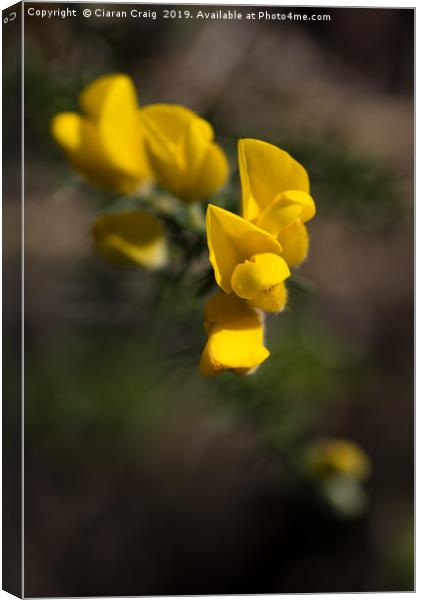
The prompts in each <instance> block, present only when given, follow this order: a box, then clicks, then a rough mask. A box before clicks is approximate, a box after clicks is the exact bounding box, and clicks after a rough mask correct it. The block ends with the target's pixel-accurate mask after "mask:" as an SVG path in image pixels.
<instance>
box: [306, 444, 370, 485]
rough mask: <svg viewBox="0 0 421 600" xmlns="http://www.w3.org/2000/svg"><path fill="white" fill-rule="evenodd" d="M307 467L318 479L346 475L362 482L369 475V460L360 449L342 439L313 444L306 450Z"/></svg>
mask: <svg viewBox="0 0 421 600" xmlns="http://www.w3.org/2000/svg"><path fill="white" fill-rule="evenodd" d="M308 465H309V467H310V469H311V471H312V472H313V473H314V474H315V475H317V476H318V477H326V476H330V475H339V474H340V475H347V476H350V477H354V478H355V479H359V480H361V481H362V480H364V479H367V477H368V476H369V474H370V471H371V465H370V459H369V458H368V456H367V454H366V453H365V452H364V450H363V449H362V448H360V447H359V446H357V444H355V443H354V442H350V441H348V440H344V439H336V438H328V439H323V440H320V441H317V442H314V443H313V444H312V445H311V446H310V448H309V450H308Z"/></svg>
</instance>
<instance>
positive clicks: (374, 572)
mask: <svg viewBox="0 0 421 600" xmlns="http://www.w3.org/2000/svg"><path fill="white" fill-rule="evenodd" d="M28 6H29V5H28V4H26V5H25V7H26V8H27V7H28ZM65 6H67V5H64V4H60V5H57V7H59V8H64V7H65ZM69 6H71V5H70V4H69ZM73 6H78V7H79V8H81V5H73ZM87 6H89V5H88V4H87ZM98 6H100V5H95V7H98ZM54 7H55V5H53V4H48V6H46V8H49V9H51V8H54ZM36 8H43V5H42V4H37V5H36ZM92 8H94V7H92ZM104 8H108V9H110V8H115V9H119V10H124V9H126V10H128V11H130V9H131V8H133V6H127V7H125V6H124V5H120V4H119V5H118V6H115V7H111V6H110V5H107V6H106V7H105V6H104ZM146 8H148V9H151V10H158V11H159V12H160V13H162V6H161V7H150V6H148V7H146ZM171 8H174V7H171ZM200 8H202V9H203V7H200ZM189 9H190V10H191V11H196V10H197V9H196V8H195V7H189ZM237 10H243V11H244V10H245V8H244V7H243V8H242V9H239V8H238V7H237ZM268 10H269V11H275V12H279V11H282V12H284V11H287V9H284V8H283V9H280V8H277V9H268ZM309 11H310V12H311V13H328V14H330V15H331V20H330V21H329V22H321V21H317V22H291V21H283V22H281V21H248V22H246V21H228V22H223V21H201V20H195V19H193V20H191V21H190V20H189V21H185V20H178V19H176V20H166V19H162V18H160V17H158V18H157V19H156V20H144V19H130V18H126V19H102V18H94V17H91V18H90V19H85V18H83V17H82V16H80V17H77V18H72V19H59V18H57V19H53V20H41V19H37V18H36V17H31V18H30V17H26V18H25V168H26V171H25V176H26V180H25V191H26V193H25V294H26V298H25V344H26V355H25V376H26V384H25V391H26V398H25V459H26V466H25V568H26V580H25V595H27V596H60V595H65V596H77V595H97V596H99V595H149V594H214V593H226V594H227V593H282V592H361V591H405V590H412V589H413V450H414V446H413V442H414V440H413V11H412V10H394V9H389V10H387V9H386V10H382V9H375V10H370V9H349V8H344V9H327V8H325V9H307V11H306V12H309ZM79 12H81V11H80V10H79ZM295 12H297V13H299V12H301V13H303V12H305V11H304V9H295ZM110 72H124V73H127V74H129V75H130V76H131V77H132V78H133V80H134V81H135V84H136V86H137V90H138V94H139V101H140V103H141V104H142V105H146V104H149V103H152V102H176V103H181V104H185V105H186V106H188V107H190V108H191V109H193V110H195V111H197V112H198V113H200V114H201V115H202V116H204V117H205V118H207V119H208V120H210V121H211V123H212V124H213V126H214V128H215V130H216V132H217V136H218V141H219V143H221V144H222V145H223V147H224V149H226V151H227V152H228V154H229V156H230V162H231V167H232V183H231V188H230V192H229V194H230V195H229V202H231V205H232V206H233V208H234V209H235V210H238V208H239V200H240V189H239V181H238V172H237V168H236V156H235V145H236V140H237V139H238V138H239V137H256V138H259V139H264V140H266V141H269V142H272V143H274V144H276V145H279V146H280V147H282V148H283V149H285V150H287V151H288V152H290V153H291V154H292V155H293V156H294V157H295V158H297V159H298V160H299V161H300V162H301V163H303V164H304V165H305V167H306V168H307V170H308V172H309V174H310V178H311V183H312V195H313V196H314V198H315V200H316V203H317V207H318V214H317V216H316V218H315V219H314V220H313V221H312V222H311V223H310V224H309V230H310V235H311V247H310V254H309V257H308V260H307V262H306V263H305V264H304V265H303V266H302V267H301V269H300V271H299V278H298V279H297V282H296V283H295V285H293V286H292V287H291V290H290V302H289V308H288V310H287V311H285V312H284V313H283V314H282V315H280V316H279V317H270V318H269V319H268V329H267V346H268V347H269V349H270V350H271V357H270V359H269V360H268V361H266V362H265V363H264V364H263V365H262V366H261V368H260V369H259V371H258V372H257V374H256V375H254V376H253V377H248V378H241V377H238V376H235V375H232V374H229V373H227V374H224V375H222V376H220V377H218V378H214V379H212V380H206V379H203V378H202V377H201V376H200V374H199V373H198V370H197V363H198V360H199V356H200V352H201V349H202V347H203V344H204V342H205V334H204V331H203V323H202V320H203V305H204V301H205V297H204V296H203V294H198V293H197V289H196V287H195V286H193V284H192V283H191V281H190V280H189V278H188V277H187V278H184V279H182V280H180V281H176V280H175V279H174V280H172V279H171V278H168V277H165V276H164V275H162V274H161V275H157V274H153V273H149V272H147V271H143V270H141V269H137V268H133V269H123V270H119V269H116V268H113V267H110V266H109V265H107V264H105V263H103V262H101V260H100V259H99V258H98V257H97V256H96V254H95V252H94V248H93V244H92V240H91V237H90V228H91V225H92V222H93V219H94V218H95V216H96V214H97V210H98V200H97V196H98V192H97V191H94V190H93V189H92V188H90V187H89V186H88V185H86V184H84V183H83V182H81V181H80V180H79V179H78V177H77V176H76V175H75V174H74V173H73V172H72V171H71V169H70V167H69V166H68V165H67V163H66V161H65V159H64V157H63V155H62V154H61V152H60V151H59V150H58V149H57V148H56V147H55V146H54V144H53V142H52V140H51V139H50V136H49V119H50V118H51V116H52V115H53V114H54V113H56V112H58V111H61V110H75V109H77V96H78V93H79V92H80V90H81V89H82V88H83V86H84V85H86V84H87V83H88V82H90V81H91V80H92V79H93V78H95V77H97V76H99V75H102V74H105V73H110ZM5 77H6V83H5V85H8V86H14V87H15V88H16V90H18V89H19V77H20V74H19V69H18V62H16V65H14V64H13V61H11V63H10V64H9V65H8V68H7V71H6V73H5ZM5 110H7V111H8V113H7V115H6V116H7V118H9V119H11V121H10V122H13V120H16V122H18V119H19V113H18V112H17V106H6V108H5ZM8 147H9V148H10V155H11V156H12V155H13V153H14V152H17V148H16V147H14V142H13V139H10V143H9V146H8ZM16 165H18V157H16ZM16 168H17V166H16ZM222 195H223V194H222ZM18 201H19V198H18V195H16V197H14V198H8V202H9V204H8V206H9V208H10V210H9V211H8V213H7V215H6V217H7V219H10V226H13V220H14V219H15V218H17V215H18V213H17V212H16V214H15V212H14V203H15V204H17V203H18ZM15 250H16V252H18V248H17V247H16V249H15ZM12 265H13V263H12V262H11V263H10V266H11V268H12ZM6 276H7V265H6ZM6 293H7V289H6ZM16 308H17V310H16V320H18V318H19V311H18V307H16ZM17 368H18V366H17ZM321 436H323V437H324V436H334V437H340V438H347V439H351V440H353V441H354V442H356V443H357V444H359V445H360V446H361V447H362V448H363V449H364V450H365V451H366V453H367V455H368V456H369V459H370V462H371V469H372V473H371V477H370V479H369V480H368V481H367V482H366V483H365V484H363V487H364V490H363V492H362V493H364V495H365V496H364V498H365V501H364V509H363V510H361V511H359V512H358V514H348V512H349V511H348V512H347V510H343V504H341V503H339V508H338V505H335V503H334V502H329V501H326V498H325V499H324V501H322V500H321V497H320V494H319V493H318V490H317V484H315V483H314V482H313V484H311V485H310V484H309V482H308V481H306V480H305V477H302V476H300V474H299V473H300V468H299V467H298V468H297V465H299V464H302V461H303V460H304V459H303V457H304V456H305V449H306V448H308V446H309V444H310V445H311V444H312V443H313V441H314V440H317V439H319V438H320V437H321ZM345 506H346V503H345ZM350 513H352V511H350Z"/></svg>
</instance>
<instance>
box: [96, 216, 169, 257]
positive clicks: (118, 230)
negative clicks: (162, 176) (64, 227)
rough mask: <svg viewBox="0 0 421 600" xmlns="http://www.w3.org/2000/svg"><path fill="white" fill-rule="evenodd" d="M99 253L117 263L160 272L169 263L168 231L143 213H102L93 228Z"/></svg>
mask: <svg viewBox="0 0 421 600" xmlns="http://www.w3.org/2000/svg"><path fill="white" fill-rule="evenodd" d="M92 233H93V236H94V241H95V246H96V249H97V251H98V252H99V254H101V256H102V257H103V258H105V259H106V260H108V261H110V262H112V263H114V264H133V263H134V264H138V265H142V266H143V267H147V268H148V269H159V268H161V267H164V266H165V265H166V264H167V263H168V249H167V241H166V237H165V228H164V226H163V224H162V223H161V221H158V219H157V218H156V217H154V216H153V215H151V214H149V213H146V212H143V211H130V212H121V213H108V214H103V215H101V216H100V217H98V218H97V220H96V221H95V224H94V226H93V229H92Z"/></svg>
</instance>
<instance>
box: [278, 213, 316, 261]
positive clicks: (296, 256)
mask: <svg viewBox="0 0 421 600" xmlns="http://www.w3.org/2000/svg"><path fill="white" fill-rule="evenodd" d="M277 238H278V240H279V242H280V244H281V245H282V250H283V253H282V256H283V257H284V259H285V260H286V262H287V263H288V265H289V266H290V267H291V268H294V267H298V265H300V264H301V263H302V262H303V260H304V259H305V258H306V256H307V253H308V247H309V238H308V232H307V229H306V226H305V225H304V223H303V222H302V221H301V220H300V219H298V220H297V221H296V222H295V223H293V224H292V225H289V226H288V227H284V228H282V229H280V230H279V231H278V235H277Z"/></svg>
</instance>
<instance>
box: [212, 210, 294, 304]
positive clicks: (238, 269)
mask: <svg viewBox="0 0 421 600" xmlns="http://www.w3.org/2000/svg"><path fill="white" fill-rule="evenodd" d="M206 230H207V238H208V246H209V260H210V262H211V264H212V266H213V269H214V272H215V279H216V282H217V284H218V285H219V287H221V288H222V289H223V290H224V292H226V293H227V294H230V293H232V292H234V293H235V294H236V295H237V296H238V297H239V298H242V299H244V300H247V301H248V303H249V304H250V305H251V306H253V307H254V308H259V309H262V310H264V311H267V312H279V311H281V310H282V309H283V308H284V306H285V303H286V300H287V292H286V288H285V284H284V281H285V279H287V278H288V277H289V276H290V271H289V268H288V265H287V263H286V262H285V260H284V259H283V258H282V256H281V254H282V248H281V246H280V245H279V242H277V240H276V239H275V238H274V237H273V236H272V235H271V234H269V233H268V232H267V231H264V230H263V229H260V228H259V227H257V226H256V225H254V224H253V223H250V222H249V221H246V220H245V219H242V218H241V217H239V216H238V215H235V214H233V213H231V212H229V211H227V210H224V209H223V208H220V207H218V206H214V205H213V204H209V205H208V210H207V214H206Z"/></svg>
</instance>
